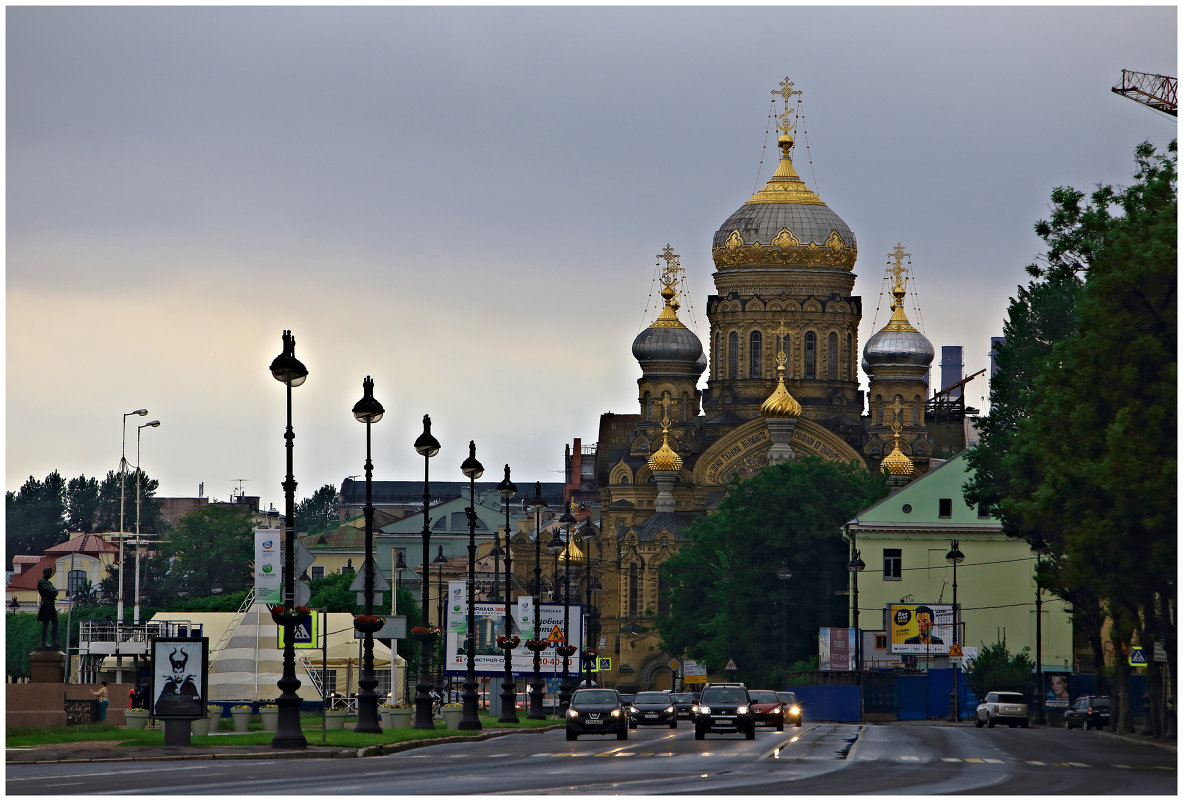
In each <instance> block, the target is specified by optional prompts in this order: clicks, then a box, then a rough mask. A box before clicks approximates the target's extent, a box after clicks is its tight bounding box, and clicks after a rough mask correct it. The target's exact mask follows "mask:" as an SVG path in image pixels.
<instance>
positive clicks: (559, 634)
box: [546, 623, 566, 642]
mask: <svg viewBox="0 0 1183 801" xmlns="http://www.w3.org/2000/svg"><path fill="white" fill-rule="evenodd" d="M565 640H566V638H565V637H563V630H562V629H561V628H559V626H558V624H557V623H556V624H555V627H554V628H553V629H551V630H550V636H549V637H547V638H546V641H547V642H564V641H565Z"/></svg>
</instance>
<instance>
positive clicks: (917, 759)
mask: <svg viewBox="0 0 1183 801" xmlns="http://www.w3.org/2000/svg"><path fill="white" fill-rule="evenodd" d="M900 759H903V760H907V761H908V762H919V761H920V757H918V756H902V757H900Z"/></svg>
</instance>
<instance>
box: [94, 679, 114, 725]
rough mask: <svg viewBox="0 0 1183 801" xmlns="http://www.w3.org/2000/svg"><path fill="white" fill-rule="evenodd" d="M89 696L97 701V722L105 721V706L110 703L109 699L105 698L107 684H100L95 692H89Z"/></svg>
mask: <svg viewBox="0 0 1183 801" xmlns="http://www.w3.org/2000/svg"><path fill="white" fill-rule="evenodd" d="M90 694H91V695H93V696H94V697H95V698H98V699H99V720H106V719H107V704H109V703H111V699H110V698H108V697H107V682H105V681H104V682H100V683H99V688H98V689H97V690H91V691H90Z"/></svg>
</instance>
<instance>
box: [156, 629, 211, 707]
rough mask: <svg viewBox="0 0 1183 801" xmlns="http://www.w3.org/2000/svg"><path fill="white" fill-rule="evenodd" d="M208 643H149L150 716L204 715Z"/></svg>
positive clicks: (161, 640)
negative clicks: (150, 652)
mask: <svg viewBox="0 0 1183 801" xmlns="http://www.w3.org/2000/svg"><path fill="white" fill-rule="evenodd" d="M208 654H209V639H208V638H206V637H201V638H198V639H179V638H178V639H157V640H153V641H152V691H151V696H150V697H151V698H152V699H153V702H152V716H153V717H155V718H162V719H168V718H200V717H203V716H204V715H205V702H206V690H207V684H208V681H207V679H208V676H207V662H208Z"/></svg>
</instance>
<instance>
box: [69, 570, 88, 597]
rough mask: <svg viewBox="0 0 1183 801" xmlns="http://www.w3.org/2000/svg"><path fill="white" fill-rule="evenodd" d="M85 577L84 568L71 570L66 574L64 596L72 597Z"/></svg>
mask: <svg viewBox="0 0 1183 801" xmlns="http://www.w3.org/2000/svg"><path fill="white" fill-rule="evenodd" d="M85 579H86V571H85V570H71V571H69V572H68V573H67V574H66V597H68V598H73V597H74V594H75V593H77V592H78V591H79V590H80V589H82V582H83V581H84V580H85Z"/></svg>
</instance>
